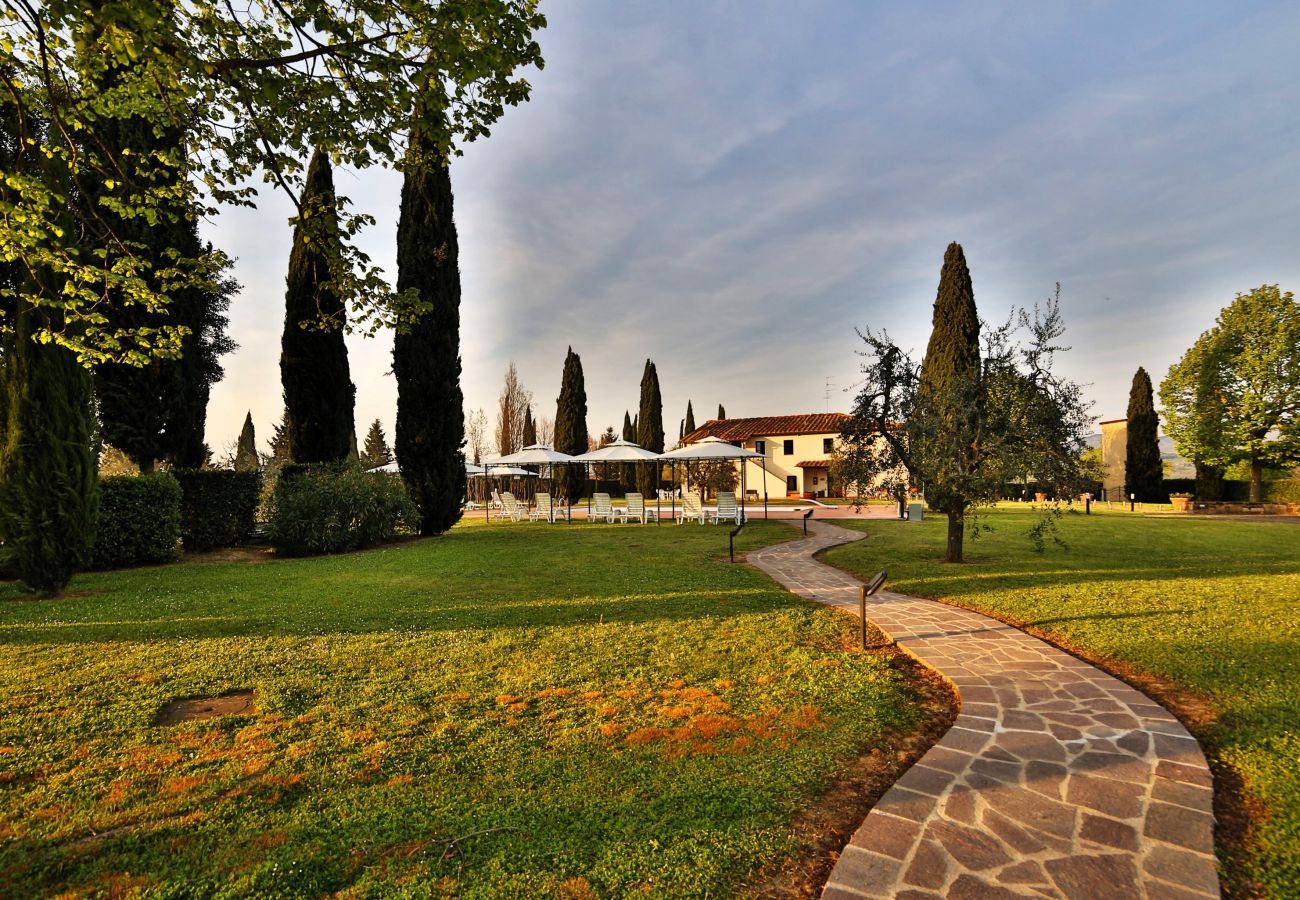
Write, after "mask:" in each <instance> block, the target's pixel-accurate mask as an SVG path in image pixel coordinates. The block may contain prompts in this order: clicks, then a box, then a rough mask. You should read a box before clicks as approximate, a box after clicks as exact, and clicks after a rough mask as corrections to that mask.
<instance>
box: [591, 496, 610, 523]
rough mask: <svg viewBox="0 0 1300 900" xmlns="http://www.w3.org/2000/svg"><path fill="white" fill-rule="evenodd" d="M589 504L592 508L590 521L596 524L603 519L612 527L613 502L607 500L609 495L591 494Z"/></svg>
mask: <svg viewBox="0 0 1300 900" xmlns="http://www.w3.org/2000/svg"><path fill="white" fill-rule="evenodd" d="M591 502H592V504H593V506H594V509H592V511H591V521H593V522H598V521H600V520H601V519H604V520H605V521H606V522H609V523H610V524H611V525H612V524H613V523H614V501H612V500H611V499H610V498H609V494H592V495H591Z"/></svg>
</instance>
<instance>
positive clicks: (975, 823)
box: [748, 520, 1219, 900]
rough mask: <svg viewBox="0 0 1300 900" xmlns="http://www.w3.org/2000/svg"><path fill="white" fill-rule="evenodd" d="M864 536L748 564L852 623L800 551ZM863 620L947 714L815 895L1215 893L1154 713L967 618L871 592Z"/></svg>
mask: <svg viewBox="0 0 1300 900" xmlns="http://www.w3.org/2000/svg"><path fill="white" fill-rule="evenodd" d="M864 536H865V535H863V534H862V533H861V532H856V531H849V530H848V529H845V528H840V527H838V526H835V525H831V524H829V523H826V522H817V521H815V520H814V521H813V522H811V523H810V527H809V535H808V537H806V538H802V539H800V540H795V541H791V542H789V543H785V544H778V545H775V546H772V547H767V548H764V549H762V550H758V551H751V552H750V553H749V555H748V561H749V563H750V564H751V565H753V566H756V567H757V568H759V569H761V570H762V571H764V572H766V573H767V574H769V575H770V576H772V578H774V579H776V581H778V582H780V583H781V584H782V585H784V586H785V587H786V588H787V589H789V590H791V591H793V592H794V593H796V594H799V595H800V596H802V597H806V598H807V599H809V600H815V601H816V602H818V603H824V604H827V605H829V606H834V607H838V608H840V609H843V610H845V611H847V612H850V613H853V614H855V615H856V614H857V610H858V587H859V584H860V582H859V581H857V580H855V579H854V578H852V577H851V576H849V575H847V574H845V573H844V572H841V571H840V570H838V569H834V568H832V567H830V566H827V565H824V564H822V563H820V562H817V561H816V560H814V559H813V558H812V557H813V554H814V553H816V552H817V551H818V550H822V549H824V548H826V547H832V546H835V545H836V544H843V543H847V542H849V541H855V540H860V539H861V538H863V537H864ZM867 616H868V618H870V619H871V621H872V622H874V623H875V624H876V625H877V626H878V627H879V628H880V629H881V630H882V631H884V632H885V633H886V634H887V635H888V636H889V637H890V638H892V639H893V640H895V641H896V642H897V645H898V647H899V648H901V649H902V650H904V651H906V652H907V653H909V654H911V655H912V656H914V657H916V658H917V659H918V660H920V661H921V662H922V663H924V664H925V665H927V666H929V667H931V668H933V669H935V670H936V671H938V672H939V673H941V674H942V675H944V676H945V677H946V678H948V679H949V680H950V681H951V682H952V684H953V685H954V686H955V688H956V690H957V692H958V694H959V696H960V698H961V712H960V714H959V715H958V717H957V720H956V722H954V724H953V726H952V728H950V729H949V730H948V733H947V734H945V735H944V736H943V738H942V739H941V740H940V741H939V742H938V743H937V744H935V746H934V747H932V748H931V749H930V750H929V752H927V753H926V754H925V756H923V757H922V758H921V760H920V761H919V762H917V764H916V765H914V766H913V767H912V768H911V769H910V770H908V772H907V773H905V774H904V775H903V777H902V778H901V779H899V781H898V782H897V783H896V784H895V785H894V786H893V787H892V788H890V790H889V791H888V792H887V793H886V794H885V796H884V797H882V798H881V799H880V802H879V803H877V804H876V806H875V808H874V809H872V810H871V812H870V813H869V814H868V815H867V818H866V819H865V820H864V821H863V823H862V825H861V827H860V828H859V829H858V831H857V833H856V834H854V836H853V838H852V840H851V841H850V842H849V844H848V846H847V847H845V848H844V851H843V852H842V853H841V855H840V858H839V860H838V861H837V862H836V864H835V868H834V870H833V871H832V872H831V875H830V878H829V879H828V881H827V883H826V887H825V888H824V889H823V892H822V896H823V897H824V898H836V900H838V898H848V897H899V898H907V900H923V898H924V900H932V898H939V897H946V898H954V900H958V898H1002V897H1008V898H1010V897H1064V898H1089V900H1092V898H1101V897H1106V898H1109V897H1145V898H1151V900H1166V898H1168V900H1182V898H1189V900H1190V898H1205V897H1217V896H1219V881H1218V875H1217V872H1216V868H1215V858H1214V840H1213V825H1214V820H1213V813H1212V807H1211V802H1212V791H1211V782H1210V771H1209V768H1208V767H1207V766H1206V763H1205V757H1204V755H1203V754H1202V753H1201V749H1200V747H1199V746H1198V745H1197V743H1196V740H1195V739H1194V738H1193V737H1192V736H1191V735H1190V734H1188V733H1187V731H1186V729H1184V728H1183V726H1182V725H1181V724H1180V723H1179V722H1178V720H1176V719H1175V718H1174V717H1173V716H1172V715H1170V714H1169V712H1168V711H1166V710H1165V709H1164V708H1163V707H1161V706H1160V705H1158V704H1157V703H1156V702H1155V701H1153V700H1151V699H1150V698H1149V697H1147V696H1146V695H1145V694H1142V693H1141V692H1139V691H1137V690H1134V689H1133V688H1131V687H1129V686H1128V685H1127V684H1124V683H1123V682H1122V681H1119V680H1118V679H1116V678H1113V677H1112V676H1110V675H1108V674H1106V673H1105V672H1102V671H1101V670H1100V669H1098V668H1096V667H1095V666H1092V665H1089V664H1088V663H1086V662H1083V661H1081V660H1079V659H1077V658H1075V657H1073V656H1071V655H1069V654H1068V653H1065V652H1064V651H1062V650H1059V649H1057V648H1055V647H1053V646H1051V645H1050V644H1047V643H1045V642H1043V641H1040V640H1038V639H1037V638H1034V637H1031V636H1029V635H1027V634H1025V633H1024V632H1023V631H1020V630H1018V629H1016V628H1012V627H1010V626H1008V625H1004V624H1003V623H1001V622H998V621H996V620H995V619H991V618H989V617H987V616H982V615H980V614H978V613H973V612H968V611H966V610H962V609H958V608H956V607H952V606H948V605H946V604H942V603H937V602H935V601H932V600H920V599H916V598H913V597H907V596H904V595H901V594H894V593H890V592H888V591H882V592H880V593H879V594H877V595H876V596H875V597H873V598H870V599H869V600H868V607H867Z"/></svg>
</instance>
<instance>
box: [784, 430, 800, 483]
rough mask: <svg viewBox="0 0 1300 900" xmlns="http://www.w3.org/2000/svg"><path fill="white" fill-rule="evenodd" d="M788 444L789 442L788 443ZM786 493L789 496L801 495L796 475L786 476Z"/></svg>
mask: <svg viewBox="0 0 1300 900" xmlns="http://www.w3.org/2000/svg"><path fill="white" fill-rule="evenodd" d="M786 443H787V444H788V443H789V441H786ZM785 492H786V493H787V494H797V493H799V478H798V476H796V475H787V476H785Z"/></svg>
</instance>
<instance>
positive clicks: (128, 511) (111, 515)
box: [91, 472, 181, 569]
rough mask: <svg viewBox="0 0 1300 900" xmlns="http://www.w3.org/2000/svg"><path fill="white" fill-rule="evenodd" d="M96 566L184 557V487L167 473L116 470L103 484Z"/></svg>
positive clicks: (94, 551)
mask: <svg viewBox="0 0 1300 900" xmlns="http://www.w3.org/2000/svg"><path fill="white" fill-rule="evenodd" d="M99 491H100V500H99V522H98V525H97V526H96V529H95V545H94V550H93V556H92V563H91V565H92V566H93V567H94V568H96V569H115V568H118V567H120V566H137V565H141V564H143V563H161V562H171V561H172V560H174V559H176V558H177V557H179V556H180V540H181V486H180V485H179V484H178V483H177V482H176V479H175V478H173V477H172V476H171V475H170V474H168V473H166V472H162V473H159V474H157V475H114V476H112V477H110V478H105V479H103V480H101V481H100V484H99Z"/></svg>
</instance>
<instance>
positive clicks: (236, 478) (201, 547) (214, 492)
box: [172, 469, 262, 553]
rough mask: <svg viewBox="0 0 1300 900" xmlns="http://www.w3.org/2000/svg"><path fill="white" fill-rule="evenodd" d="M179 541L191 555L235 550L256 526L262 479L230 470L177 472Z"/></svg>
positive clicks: (247, 473) (258, 475) (254, 475)
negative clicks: (179, 521) (179, 510)
mask: <svg viewBox="0 0 1300 900" xmlns="http://www.w3.org/2000/svg"><path fill="white" fill-rule="evenodd" d="M172 474H173V475H175V476H176V480H177V481H178V482H180V486H181V495H182V497H181V540H182V541H183V542H184V544H185V549H186V550H187V551H188V552H190V553H200V552H203V551H205V550H215V549H216V548H218V547H235V546H238V545H240V544H242V543H243V542H244V541H246V540H248V539H249V538H250V537H251V536H252V534H253V529H254V528H256V527H257V505H258V502H259V501H260V499H261V492H262V476H261V474H260V473H258V472H236V471H234V470H231V469H178V470H176V471H175V472H173V473H172Z"/></svg>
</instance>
